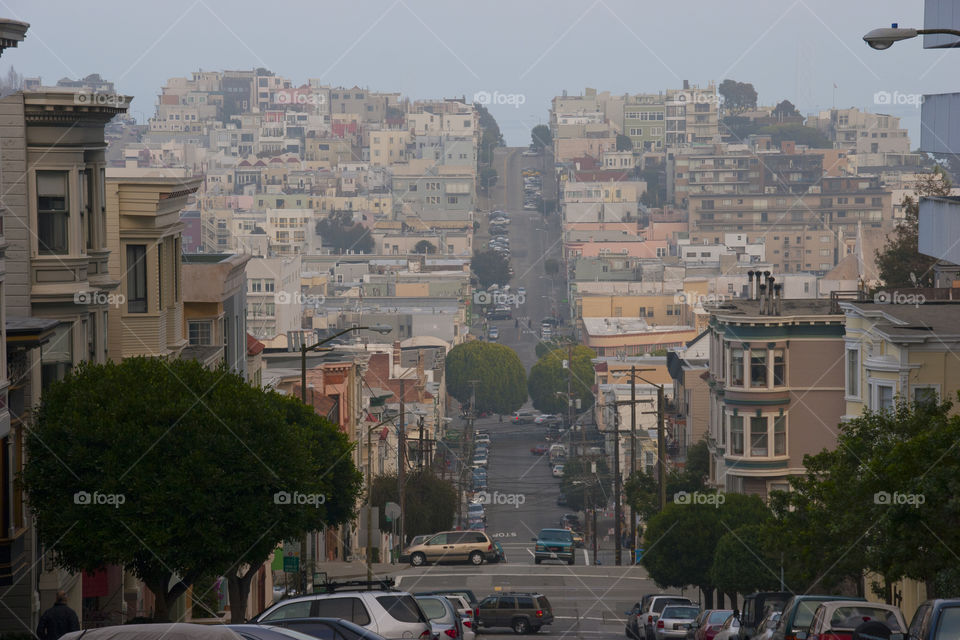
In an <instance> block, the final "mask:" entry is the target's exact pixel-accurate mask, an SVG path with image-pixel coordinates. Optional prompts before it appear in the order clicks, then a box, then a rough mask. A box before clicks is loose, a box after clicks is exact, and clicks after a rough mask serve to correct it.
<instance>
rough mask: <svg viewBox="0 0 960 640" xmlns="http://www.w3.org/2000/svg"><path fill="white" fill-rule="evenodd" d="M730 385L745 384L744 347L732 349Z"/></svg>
mask: <svg viewBox="0 0 960 640" xmlns="http://www.w3.org/2000/svg"><path fill="white" fill-rule="evenodd" d="M730 386H733V387H742V386H743V349H730Z"/></svg>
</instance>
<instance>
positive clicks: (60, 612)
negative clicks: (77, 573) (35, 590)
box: [37, 591, 80, 640]
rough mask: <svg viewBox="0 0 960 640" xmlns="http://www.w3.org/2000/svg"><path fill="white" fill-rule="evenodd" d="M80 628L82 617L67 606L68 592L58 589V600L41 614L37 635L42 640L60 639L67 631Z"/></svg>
mask: <svg viewBox="0 0 960 640" xmlns="http://www.w3.org/2000/svg"><path fill="white" fill-rule="evenodd" d="M79 630H80V619H79V618H77V614H76V612H74V610H73V609H71V608H70V607H69V606H67V592H66V591H57V601H56V602H55V603H54V605H53V606H52V607H50V608H49V609H47V610H46V611H44V612H43V615H41V616H40V623H39V624H38V625H37V637H38V638H40V640H58V639H59V638H60V636H62V635H64V634H66V633H69V632H71V631H79Z"/></svg>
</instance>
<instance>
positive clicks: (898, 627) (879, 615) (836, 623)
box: [807, 600, 907, 640]
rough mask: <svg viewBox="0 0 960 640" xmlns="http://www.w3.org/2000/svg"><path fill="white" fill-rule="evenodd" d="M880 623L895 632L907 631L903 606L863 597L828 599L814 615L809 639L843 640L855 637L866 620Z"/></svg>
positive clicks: (808, 633) (808, 634)
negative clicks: (855, 633) (858, 598)
mask: <svg viewBox="0 0 960 640" xmlns="http://www.w3.org/2000/svg"><path fill="white" fill-rule="evenodd" d="M870 621H874V622H880V623H882V624H884V625H885V626H886V627H887V629H888V630H890V631H892V632H894V633H905V632H906V630H907V623H906V621H905V620H904V619H903V613H902V612H901V611H900V608H899V607H895V606H893V605H891V604H880V603H875V602H863V601H860V600H835V601H833V602H824V603H823V604H821V605H820V606H819V607H817V610H816V611H815V612H814V614H813V620H812V621H811V622H810V629H809V631H808V632H807V638H808V639H809V640H839V639H840V638H847V637H852V636H853V631H854V629H856V628H857V627H859V626H860V625H862V624H863V623H864V622H870Z"/></svg>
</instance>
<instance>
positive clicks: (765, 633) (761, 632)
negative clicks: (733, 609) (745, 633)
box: [740, 611, 783, 640]
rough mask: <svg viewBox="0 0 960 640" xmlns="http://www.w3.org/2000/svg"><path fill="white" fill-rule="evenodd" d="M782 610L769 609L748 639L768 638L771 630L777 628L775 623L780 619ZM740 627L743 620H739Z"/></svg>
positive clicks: (759, 639)
mask: <svg viewBox="0 0 960 640" xmlns="http://www.w3.org/2000/svg"><path fill="white" fill-rule="evenodd" d="M782 614H783V612H782V611H771V612H770V613H768V614H767V615H766V616H765V617H764V618H763V620H761V621H760V624H758V625H757V629H756V632H755V633H754V634H753V635H752V636H751V637H750V640H770V639H771V638H772V637H773V632H774V631H776V630H777V623H778V622H779V621H780V616H781V615H782ZM740 629H741V631H742V630H743V620H741V621H740Z"/></svg>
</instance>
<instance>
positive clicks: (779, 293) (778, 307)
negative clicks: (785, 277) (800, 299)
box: [773, 282, 783, 316]
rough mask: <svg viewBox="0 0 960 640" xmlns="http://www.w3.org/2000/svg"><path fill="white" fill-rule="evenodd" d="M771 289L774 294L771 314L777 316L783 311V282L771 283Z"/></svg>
mask: <svg viewBox="0 0 960 640" xmlns="http://www.w3.org/2000/svg"><path fill="white" fill-rule="evenodd" d="M773 291H774V293H775V294H776V295H775V298H774V304H775V306H774V309H773V315H775V316H779V315H780V313H781V312H782V311H783V284H782V283H779V282H778V283H777V284H775V285H773Z"/></svg>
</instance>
